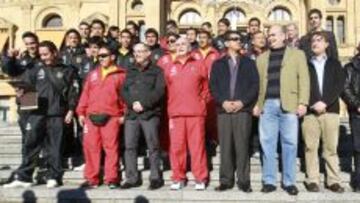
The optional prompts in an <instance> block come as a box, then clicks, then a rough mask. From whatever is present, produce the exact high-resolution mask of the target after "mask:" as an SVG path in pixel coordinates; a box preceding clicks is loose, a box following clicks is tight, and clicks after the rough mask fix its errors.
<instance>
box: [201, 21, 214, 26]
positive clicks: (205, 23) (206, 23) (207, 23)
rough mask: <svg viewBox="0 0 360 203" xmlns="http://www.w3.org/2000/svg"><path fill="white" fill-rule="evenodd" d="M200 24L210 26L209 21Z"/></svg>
mask: <svg viewBox="0 0 360 203" xmlns="http://www.w3.org/2000/svg"><path fill="white" fill-rule="evenodd" d="M201 26H208V27H212V25H211V23H210V22H208V21H207V22H204V23H203V24H201Z"/></svg>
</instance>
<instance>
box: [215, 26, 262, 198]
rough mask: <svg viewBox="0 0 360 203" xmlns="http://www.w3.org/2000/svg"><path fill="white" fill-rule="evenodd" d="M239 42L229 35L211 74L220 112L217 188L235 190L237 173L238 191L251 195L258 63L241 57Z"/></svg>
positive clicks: (234, 35) (229, 32) (232, 34)
mask: <svg viewBox="0 0 360 203" xmlns="http://www.w3.org/2000/svg"><path fill="white" fill-rule="evenodd" d="M240 39H241V37H240V35H239V34H238V33H237V32H236V31H228V32H227V33H226V35H225V45H226V47H227V54H226V55H225V56H224V57H222V58H220V59H219V60H217V61H215V62H214V64H213V68H212V71H211V74H210V90H211V93H212V96H213V97H214V99H215V102H216V105H217V110H218V134H219V140H220V154H221V156H220V185H219V186H218V187H216V188H215V190H217V191H224V190H227V189H230V188H232V187H233V185H234V171H235V169H236V173H237V179H238V180H237V185H238V187H239V189H240V190H242V191H244V192H251V191H252V189H251V185H250V160H249V138H250V132H251V122H252V116H251V111H252V108H253V107H254V105H255V103H256V101H257V96H258V91H259V76H258V72H257V69H256V65H255V62H254V61H252V60H251V59H249V58H248V57H240V56H239V54H238V53H239V50H240V49H241V41H240ZM233 152H235V154H234V153H233ZM233 160H235V163H234V162H233Z"/></svg>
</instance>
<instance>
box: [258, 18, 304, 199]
mask: <svg viewBox="0 0 360 203" xmlns="http://www.w3.org/2000/svg"><path fill="white" fill-rule="evenodd" d="M285 33H286V28H285V27H282V26H280V25H274V26H272V27H271V28H270V30H269V35H268V41H269V44H270V50H269V51H266V52H264V53H263V54H262V55H260V56H259V57H258V58H257V60H256V63H257V68H258V71H259V77H260V90H259V98H258V102H257V105H256V107H255V108H254V112H253V113H254V115H255V116H260V120H259V133H260V143H261V148H262V151H263V157H262V161H263V169H262V180H263V184H264V185H263V188H262V192H264V193H269V192H273V191H275V190H276V180H277V178H276V173H277V168H276V167H277V164H276V153H277V144H278V139H279V134H280V143H281V151H282V155H281V156H282V157H281V158H282V169H283V178H282V181H283V182H282V185H283V188H284V190H285V191H286V192H287V193H288V194H290V195H297V194H298V189H297V187H296V186H295V183H296V155H297V145H298V127H299V126H298V125H299V124H298V118H299V117H302V116H304V115H305V113H306V108H307V107H306V106H307V104H308V101H309V91H310V90H309V89H310V87H309V86H310V84H309V73H308V66H307V61H306V57H305V54H304V53H303V52H302V51H300V50H297V49H294V48H289V47H286V44H285V39H286V34H285Z"/></svg>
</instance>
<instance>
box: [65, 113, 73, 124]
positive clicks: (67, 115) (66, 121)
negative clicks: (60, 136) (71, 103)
mask: <svg viewBox="0 0 360 203" xmlns="http://www.w3.org/2000/svg"><path fill="white" fill-rule="evenodd" d="M73 118H74V112H73V111H68V112H67V114H66V116H65V120H64V121H65V123H66V124H70V123H71V121H72V119H73Z"/></svg>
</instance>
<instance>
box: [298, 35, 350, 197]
mask: <svg viewBox="0 0 360 203" xmlns="http://www.w3.org/2000/svg"><path fill="white" fill-rule="evenodd" d="M328 46H329V39H328V35H327V33H325V32H323V31H319V32H314V33H313V35H312V37H311V50H312V52H313V53H314V56H313V57H312V58H311V60H310V61H309V72H310V101H309V106H308V113H307V115H306V116H305V117H304V120H303V123H302V132H303V139H304V143H305V146H304V147H305V150H304V151H305V164H306V181H305V186H306V189H307V190H308V191H310V192H319V191H320V188H319V184H320V172H319V158H318V150H319V144H320V140H321V141H322V145H323V147H322V155H323V158H324V159H325V169H326V175H327V176H326V187H327V188H328V189H329V190H331V191H333V192H337V193H342V192H344V188H343V187H342V186H341V185H340V183H341V178H340V168H339V167H340V166H339V156H338V154H337V147H338V141H339V126H340V118H339V108H340V107H339V97H340V94H341V93H342V91H343V89H344V82H345V72H344V71H343V69H342V66H341V63H340V61H338V60H337V59H336V58H334V57H331V56H328V55H327V54H326V49H327V48H328Z"/></svg>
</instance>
